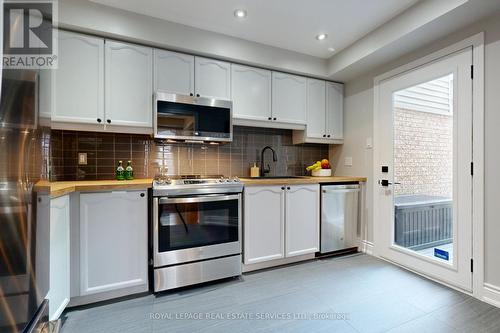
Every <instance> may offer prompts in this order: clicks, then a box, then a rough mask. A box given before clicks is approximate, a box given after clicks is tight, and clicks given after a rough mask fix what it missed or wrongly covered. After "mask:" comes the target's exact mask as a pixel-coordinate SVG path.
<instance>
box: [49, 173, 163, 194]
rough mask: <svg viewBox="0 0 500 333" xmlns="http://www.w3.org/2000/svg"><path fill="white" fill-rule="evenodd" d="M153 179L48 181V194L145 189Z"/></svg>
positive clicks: (151, 183) (149, 186)
mask: <svg viewBox="0 0 500 333" xmlns="http://www.w3.org/2000/svg"><path fill="white" fill-rule="evenodd" d="M152 185H153V179H151V178H146V179H134V180H77V181H63V182H50V196H51V197H52V198H55V197H60V196H62V195H65V194H69V193H72V192H92V191H113V190H145V189H148V188H151V187H152Z"/></svg>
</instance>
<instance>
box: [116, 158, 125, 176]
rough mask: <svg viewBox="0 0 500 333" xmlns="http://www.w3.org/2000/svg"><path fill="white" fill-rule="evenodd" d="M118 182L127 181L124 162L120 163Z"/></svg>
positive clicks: (117, 172)
mask: <svg viewBox="0 0 500 333" xmlns="http://www.w3.org/2000/svg"><path fill="white" fill-rule="evenodd" d="M116 180H125V169H124V168H123V162H122V161H118V167H117V168H116Z"/></svg>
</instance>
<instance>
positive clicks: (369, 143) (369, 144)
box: [366, 137, 373, 149]
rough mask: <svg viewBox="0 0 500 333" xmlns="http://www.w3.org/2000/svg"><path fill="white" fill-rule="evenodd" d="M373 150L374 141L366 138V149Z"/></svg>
mask: <svg viewBox="0 0 500 333" xmlns="http://www.w3.org/2000/svg"><path fill="white" fill-rule="evenodd" d="M372 148H373V139H372V138H371V137H370V138H366V149H372Z"/></svg>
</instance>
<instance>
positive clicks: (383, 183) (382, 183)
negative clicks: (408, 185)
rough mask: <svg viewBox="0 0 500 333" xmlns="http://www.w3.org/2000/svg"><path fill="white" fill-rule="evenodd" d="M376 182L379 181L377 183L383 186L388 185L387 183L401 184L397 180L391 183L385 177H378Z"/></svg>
mask: <svg viewBox="0 0 500 333" xmlns="http://www.w3.org/2000/svg"><path fill="white" fill-rule="evenodd" d="M378 183H379V185H381V186H384V187H388V186H389V185H401V183H398V182H393V183H391V182H390V181H389V180H387V179H379V181H378Z"/></svg>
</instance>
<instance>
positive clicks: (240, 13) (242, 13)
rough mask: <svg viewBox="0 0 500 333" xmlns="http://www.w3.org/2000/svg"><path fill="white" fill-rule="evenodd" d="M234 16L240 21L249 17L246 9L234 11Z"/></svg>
mask: <svg viewBox="0 0 500 333" xmlns="http://www.w3.org/2000/svg"><path fill="white" fill-rule="evenodd" d="M234 16H235V17H236V18H239V19H244V18H245V17H247V11H246V10H244V9H236V10H235V11H234Z"/></svg>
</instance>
